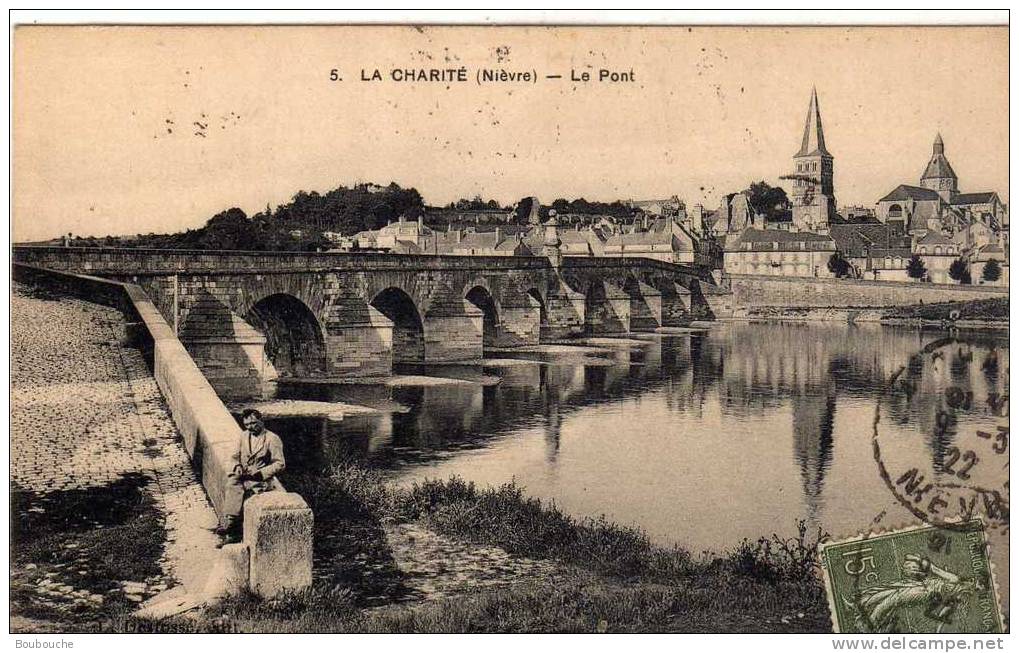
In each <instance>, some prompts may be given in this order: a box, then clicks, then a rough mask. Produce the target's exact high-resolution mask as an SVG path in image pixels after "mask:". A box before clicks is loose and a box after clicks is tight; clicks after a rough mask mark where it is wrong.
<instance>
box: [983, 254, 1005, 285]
mask: <svg viewBox="0 0 1019 653" xmlns="http://www.w3.org/2000/svg"><path fill="white" fill-rule="evenodd" d="M980 276H981V277H982V278H983V280H984V281H997V280H998V279H1000V278H1001V265H1000V264H999V263H998V262H997V261H995V260H994V259H991V260H990V261H988V262H987V263H985V264H984V270H983V272H982V273H981V274H980Z"/></svg>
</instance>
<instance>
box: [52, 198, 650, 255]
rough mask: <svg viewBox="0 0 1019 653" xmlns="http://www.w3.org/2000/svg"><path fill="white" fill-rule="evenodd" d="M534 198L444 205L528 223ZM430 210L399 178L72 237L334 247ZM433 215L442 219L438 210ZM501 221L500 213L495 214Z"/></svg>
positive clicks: (574, 205) (574, 207)
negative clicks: (180, 224)
mask: <svg viewBox="0 0 1019 653" xmlns="http://www.w3.org/2000/svg"><path fill="white" fill-rule="evenodd" d="M532 203H533V200H532V198H530V197H527V198H523V199H521V201H519V202H517V204H516V205H515V207H513V208H510V207H503V206H501V205H500V204H499V203H498V202H496V201H495V200H491V199H488V200H486V199H484V198H482V197H481V196H480V195H475V196H474V197H473V198H471V199H466V198H463V199H460V200H457V201H455V202H450V203H449V204H448V205H447V206H445V207H443V208H444V209H447V210H456V211H505V212H509V211H511V210H514V208H515V211H514V215H513V216H512V218H511V219H510V221H511V222H515V223H517V224H526V223H527V222H528V219H529V217H530V213H531V205H532ZM549 209H555V210H556V212H557V213H560V214H574V215H577V214H580V215H609V216H612V217H613V218H615V219H617V220H619V221H620V222H628V221H630V220H631V219H632V218H633V215H634V213H635V210H634V209H633V208H631V207H630V206H628V205H626V204H624V203H623V202H621V201H615V202H592V201H589V200H586V199H584V198H579V199H574V200H568V199H564V198H558V199H556V200H555V201H554V202H552V204H551V205H545V206H541V207H539V215H540V217H541V218H542V219H545V218H547V217H548V212H549ZM425 210H426V207H425V204H424V201H423V200H422V198H421V194H420V193H418V191H417V190H416V189H414V188H402V187H401V186H399V185H398V184H396V183H390V184H389V185H388V186H378V185H375V184H357V185H354V186H352V187H347V186H339V187H338V188H335V189H333V190H330V191H328V192H326V193H321V194H320V193H318V192H315V191H311V192H305V191H300V192H298V193H297V194H295V195H294V196H293V197H292V198H291V200H290V201H289V202H287V203H285V204H281V205H279V206H277V207H276V208H275V209H272V208H271V207H269V206H266V207H265V210H264V211H260V212H258V213H256V214H254V215H251V216H249V215H247V214H246V213H245V212H244V211H243V210H242V209H240V208H237V207H234V208H230V209H227V210H225V211H221V212H220V213H217V214H216V215H214V216H212V217H211V218H210V219H209V220H208V221H207V222H206V223H205V224H204V225H202V226H201V227H197V228H195V229H188V230H186V231H182V232H178V233H173V234H153V233H150V234H145V235H139V236H134V237H117V236H106V237H88V238H81V237H78V238H72V239H71V244H72V245H75V246H95V247H103V246H105V247H155V248H164V249H244V250H256V251H259V250H260V251H269V250H272V251H314V250H317V249H325V248H328V247H329V246H330V243H329V241H328V240H327V239H326V238H325V237H324V236H323V235H322V234H323V233H324V232H334V233H339V234H343V235H348V236H349V235H353V234H355V233H357V232H360V231H365V230H370V229H379V228H381V227H384V226H385V225H386V224H388V223H390V222H393V221H395V220H397V219H398V218H399V217H400V216H405V217H406V218H407V219H409V220H415V219H417V217H418V216H420V215H422V214H423V213H424V212H425ZM433 215H434V219H436V220H438V221H439V222H441V218H440V216H439V215H436V214H433ZM492 219H493V220H494V221H499V222H501V221H502V218H492Z"/></svg>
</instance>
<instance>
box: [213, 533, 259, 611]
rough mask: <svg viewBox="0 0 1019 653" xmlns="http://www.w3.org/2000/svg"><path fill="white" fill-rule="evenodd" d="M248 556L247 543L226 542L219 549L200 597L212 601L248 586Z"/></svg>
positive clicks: (239, 591)
mask: <svg viewBox="0 0 1019 653" xmlns="http://www.w3.org/2000/svg"><path fill="white" fill-rule="evenodd" d="M250 557H251V556H250V552H249V551H248V545H247V544H243V543H239V544H226V545H224V546H223V548H221V549H219V556H218V557H217V559H216V561H215V563H213V566H212V571H211V572H209V579H208V580H207V581H206V583H205V588H204V589H203V590H202V599H203V600H205V601H214V600H216V599H223V598H226V597H228V596H235V595H237V594H240V593H241V592H243V591H244V590H245V589H246V588H247V586H248V578H249V575H250V570H249V565H250Z"/></svg>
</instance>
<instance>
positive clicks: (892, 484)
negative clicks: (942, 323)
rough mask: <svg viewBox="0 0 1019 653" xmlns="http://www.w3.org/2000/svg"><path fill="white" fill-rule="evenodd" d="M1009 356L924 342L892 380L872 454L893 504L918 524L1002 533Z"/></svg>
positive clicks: (973, 343)
mask: <svg viewBox="0 0 1019 653" xmlns="http://www.w3.org/2000/svg"><path fill="white" fill-rule="evenodd" d="M1008 374H1009V369H1008V350H1007V344H1006V343H1004V342H1002V341H1000V340H996V339H995V338H994V337H983V336H972V337H970V336H967V337H965V338H963V337H959V336H950V337H945V338H941V339H938V340H935V341H933V342H931V343H930V344H928V345H926V346H925V347H923V348H922V349H921V350H920V351H918V352H916V353H915V354H913V355H912V356H910V357H909V359H908V360H907V361H906V363H905V364H904V365H902V366H901V367H899V368H898V369H896V370H895V371H894V373H893V374H892V375H891V377H890V379H889V381H888V383H887V385H886V387H885V391H884V393H883V394H882V395H881V397H880V398H879V400H878V402H877V408H876V411H875V416H874V430H873V441H872V443H873V453H874V460H875V461H876V463H877V466H878V472H879V473H880V475H881V478H882V480H883V481H884V483H885V485H886V486H887V487H888V489H889V491H890V492H891V493H892V495H893V496H894V497H895V499H896V500H897V502H898V503H899V504H901V505H902V506H903V507H905V508H906V509H907V510H909V512H911V513H912V514H913V515H914V516H915V517H916V518H917V519H919V520H920V521H921V522H923V523H925V524H929V525H934V526H940V527H944V528H952V527H960V525H961V524H965V523H967V522H969V521H971V520H972V519H974V518H977V517H979V518H981V519H982V520H983V521H984V523H985V524H986V525H987V527H988V528H991V529H1000V530H1002V531H1004V532H1007V531H1008V523H1009V482H1008V478H1009V467H1008V460H1009V457H1008V448H1009V428H1008V427H1009V423H1008Z"/></svg>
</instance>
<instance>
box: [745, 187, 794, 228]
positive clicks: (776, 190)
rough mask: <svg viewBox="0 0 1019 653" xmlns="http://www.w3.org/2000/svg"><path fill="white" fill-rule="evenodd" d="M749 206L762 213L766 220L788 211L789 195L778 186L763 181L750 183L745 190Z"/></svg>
mask: <svg viewBox="0 0 1019 653" xmlns="http://www.w3.org/2000/svg"><path fill="white" fill-rule="evenodd" d="M746 193H747V199H749V200H750V204H751V206H753V207H754V208H755V209H757V210H758V211H760V212H761V213H763V214H764V217H765V218H766V219H768V220H773V219H774V218H776V217H778V216H780V215H783V214H785V213H786V212H788V211H789V197H788V196H787V195H786V194H785V190H783V189H782V188H781V187H779V186H771V185H769V184H767V183H766V182H763V181H758V182H755V183H752V184H750V187H749V188H747V190H746Z"/></svg>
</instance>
